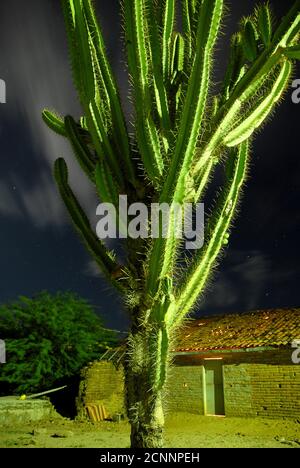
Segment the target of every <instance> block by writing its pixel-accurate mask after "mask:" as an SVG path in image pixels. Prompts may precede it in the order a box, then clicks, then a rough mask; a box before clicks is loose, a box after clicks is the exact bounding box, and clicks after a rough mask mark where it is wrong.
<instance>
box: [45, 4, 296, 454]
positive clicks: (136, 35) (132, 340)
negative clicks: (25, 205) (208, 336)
mask: <svg viewBox="0 0 300 468" xmlns="http://www.w3.org/2000/svg"><path fill="white" fill-rule="evenodd" d="M177 4H178V5H177ZM62 5H63V11H64V16H65V22H66V28H67V34H68V41H69V48H70V56H71V63H72V69H73V75H74V81H75V85H76V87H77V90H78V93H79V98H80V101H81V105H82V108H83V113H84V117H83V118H82V119H80V121H79V122H75V121H74V119H73V118H72V117H69V116H68V117H66V118H65V119H61V118H60V117H58V116H57V115H55V114H54V113H52V112H50V111H48V110H46V111H44V113H43V118H44V120H45V122H46V123H47V124H48V126H49V127H50V128H51V129H52V130H54V131H55V132H56V133H58V134H59V135H62V136H64V137H66V138H68V139H69V141H70V143H71V145H72V148H73V150H74V154H75V156H76V159H77V161H78V163H79V164H80V166H81V168H82V169H83V171H84V172H85V174H86V175H87V177H88V178H89V180H90V181H91V183H92V184H93V185H94V186H95V187H96V189H97V192H98V194H99V197H100V199H101V200H102V201H105V202H110V203H113V204H114V205H115V207H116V208H117V205H118V197H119V195H120V194H127V195H128V200H129V202H144V203H146V204H147V205H149V204H150V203H151V202H159V203H168V204H169V205H170V206H171V210H170V214H169V224H168V229H167V234H168V235H167V236H165V237H164V236H163V235H160V236H159V237H158V238H155V239H138V240H133V239H128V240H127V241H126V242H127V263H126V264H125V265H120V263H119V262H118V261H117V256H116V255H115V254H114V252H111V251H108V250H107V248H106V247H105V245H104V243H103V242H102V241H101V240H99V239H98V238H97V236H96V234H95V232H94V231H93V229H92V228H91V226H90V223H89V221H88V219H87V217H86V215H85V213H84V212H83V210H82V208H81V207H80V204H79V202H78V201H77V199H76V197H75V195H74V193H73V192H72V189H71V187H70V185H69V182H68V170H67V166H66V163H65V162H64V160H63V159H58V160H57V161H56V163H55V178H56V181H57V184H58V188H59V190H60V193H61V196H62V198H63V201H64V203H65V205H66V207H67V209H68V211H69V214H70V216H71V218H72V220H73V222H74V224H75V227H76V229H77V230H78V232H79V234H80V235H81V237H82V239H83V241H84V243H85V245H86V246H87V248H88V250H89V251H90V253H91V254H92V256H93V257H94V259H95V260H96V262H97V264H98V265H99V267H100V269H101V271H102V272H103V273H104V274H105V277H106V278H107V280H108V281H109V282H110V283H111V284H112V285H113V286H114V287H116V288H117V289H118V290H119V291H120V294H121V295H122V297H123V298H124V302H125V304H126V306H127V309H128V312H129V315H130V318H131V321H132V327H131V331H130V333H129V337H128V340H127V353H126V359H125V372H126V398H127V412H128V417H129V421H130V423H131V427H132V432H131V444H132V446H133V447H160V446H162V443H163V442H162V441H163V438H162V433H163V425H164V418H163V395H164V393H163V392H164V386H165V382H166V378H167V373H168V368H169V350H170V340H171V343H172V342H173V341H174V337H175V336H176V330H177V329H178V327H180V325H181V324H182V323H183V321H184V319H185V317H186V316H187V315H188V313H189V312H190V311H191V310H192V309H193V307H194V306H195V304H196V301H197V299H198V298H199V296H201V293H202V292H203V290H204V288H205V286H206V284H207V281H208V279H209V277H210V276H211V274H212V271H213V268H214V265H215V264H216V260H217V258H218V256H219V254H220V252H221V251H222V249H223V248H224V247H225V246H226V245H227V244H228V238H229V231H230V229H231V227H232V221H233V219H234V216H235V214H236V208H237V206H238V203H239V200H240V197H241V192H242V189H243V186H244V183H245V180H246V177H247V171H248V162H249V157H250V154H249V153H250V147H251V139H252V138H253V136H254V134H255V131H256V130H257V129H258V128H259V127H261V125H262V124H263V123H264V122H265V121H266V119H267V118H268V117H269V116H270V115H271V114H272V112H273V110H274V108H275V106H276V104H277V103H278V102H279V101H280V99H281V98H282V96H283V94H284V92H285V90H286V89H287V87H288V84H289V82H290V78H291V74H292V70H293V61H294V60H296V59H299V58H300V47H299V31H300V1H296V2H295V4H294V6H293V8H292V9H291V10H290V12H289V13H288V14H287V16H286V17H284V18H283V20H282V22H281V23H280V25H279V26H278V28H277V29H275V30H273V24H274V21H273V18H272V15H271V12H270V8H269V6H268V5H267V4H263V5H261V6H258V7H257V8H256V10H255V11H254V13H253V15H252V16H250V17H248V18H245V19H244V20H243V21H242V22H241V26H240V31H238V32H237V33H236V34H235V35H234V36H233V37H232V40H231V51H230V59H229V63H228V67H227V71H226V74H225V78H224V82H223V85H222V87H221V90H220V93H219V94H217V95H215V96H213V89H212V86H211V83H212V68H213V58H214V50H215V46H216V43H217V39H218V37H219V32H220V26H221V22H222V20H223V17H224V2H223V0H181V1H179V0H178V1H177V2H176V1H175V0H159V1H158V0H123V1H122V9H123V22H124V31H125V45H126V50H127V57H128V71H129V75H130V81H131V89H132V98H133V103H134V111H135V114H134V116H133V118H132V120H133V122H134V125H133V130H134V133H133V134H132V129H130V133H129V130H128V126H129V125H128V123H127V122H126V120H125V117H124V113H123V110H122V105H121V101H120V97H119V93H118V89H117V85H116V80H115V78H114V75H113V72H112V69H111V66H110V64H109V61H108V59H107V55H106V51H105V45H104V41H103V35H102V32H101V28H100V26H99V23H98V22H97V20H96V15H95V11H94V10H93V7H92V4H91V0H63V1H62ZM176 7H178V8H179V7H180V8H181V11H182V31H181V33H179V32H176V13H175V10H176ZM218 166H223V167H224V170H225V175H226V177H225V184H224V188H223V191H221V193H220V194H219V195H218V199H217V202H216V206H215V209H214V210H213V212H212V214H211V215H210V217H209V218H208V219H207V226H206V240H205V243H204V246H203V248H202V249H200V250H198V251H196V252H195V253H194V255H193V256H189V257H192V258H189V261H188V263H187V265H186V267H185V268H182V255H181V256H180V251H181V250H182V244H181V243H180V241H179V240H178V239H177V236H176V230H177V227H178V222H179V221H181V220H180V219H179V220H178V219H177V218H176V216H175V208H173V206H174V203H175V202H176V203H177V204H180V205H182V206H183V205H184V204H185V203H186V202H193V203H198V202H199V201H203V200H204V194H205V191H206V189H207V186H208V185H209V183H210V181H211V178H212V176H213V173H214V171H215V169H216V167H218ZM179 218H180V217H179ZM173 221H174V222H173ZM161 234H162V233H161Z"/></svg>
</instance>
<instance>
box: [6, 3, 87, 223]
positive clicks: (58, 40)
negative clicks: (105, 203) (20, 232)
mask: <svg viewBox="0 0 300 468" xmlns="http://www.w3.org/2000/svg"><path fill="white" fill-rule="evenodd" d="M28 3H29V4H30V6H29V5H28ZM12 12H13V14H12ZM1 16H2V19H1V24H2V29H1V31H0V40H1V43H2V44H7V47H3V48H2V50H1V62H2V64H3V63H4V64H5V66H6V68H5V70H6V74H7V77H6V85H7V104H5V105H4V106H3V108H2V112H3V114H7V115H9V118H8V119H7V121H8V124H9V125H13V126H14V127H15V130H16V131H15V132H14V133H16V134H21V133H22V132H23V133H24V134H25V133H27V134H28V135H29V139H30V148H28V147H27V146H28V144H27V145H26V148H25V149H23V151H26V153H30V154H29V155H28V163H29V164H30V163H34V164H36V168H37V170H36V174H35V178H34V186H33V187H30V186H28V180H27V175H26V174H24V171H25V170H26V169H25V166H24V169H23V168H22V167H20V166H18V172H17V173H16V170H15V169H14V170H13V171H10V172H9V173H8V174H6V177H5V180H6V182H4V181H2V182H1V195H3V198H1V204H0V213H1V214H2V215H10V216H14V217H20V216H29V218H30V219H31V220H33V221H34V222H35V223H36V225H37V226H40V227H43V226H45V225H48V224H53V225H63V224H65V223H68V222H69V221H68V217H67V216H66V212H65V210H64V208H63V206H62V203H61V200H60V198H59V196H58V194H57V190H56V187H55V184H54V182H53V179H52V175H51V172H52V167H53V162H54V160H55V159H56V158H57V157H59V156H63V157H65V159H66V160H67V163H68V166H69V169H70V176H71V181H72V182H73V185H74V186H75V187H76V193H77V194H78V196H79V198H80V200H81V201H82V204H83V207H84V208H86V209H87V210H88V213H89V214H90V215H92V214H94V213H95V210H96V201H95V194H94V191H93V189H92V188H91V187H90V185H89V183H88V181H87V180H86V178H85V176H84V175H83V174H82V171H81V169H80V168H79V167H78V165H77V162H76V161H74V158H73V156H72V152H71V149H70V146H69V144H68V142H66V141H64V139H63V138H61V137H59V136H56V135H55V134H54V133H53V132H51V131H50V130H49V129H48V128H47V127H46V125H45V124H44V123H43V121H42V119H41V112H42V110H43V108H45V107H50V108H52V109H53V108H54V109H57V110H58V112H61V113H62V114H64V115H65V114H72V115H74V116H75V117H79V116H80V114H81V111H80V107H79V105H78V100H77V97H76V93H75V91H74V86H73V83H72V78H71V72H70V67H69V61H68V57H67V49H66V37H65V33H64V25H63V19H62V15H61V11H60V8H59V2H57V3H56V2H54V3H52V2H49V1H43V2H41V1H40V0H30V2H20V1H19V0H10V2H8V3H7V4H6V5H1ZM56 16H57V18H56ZM13 31H17V33H13ZM8 38H9V39H8ZM23 121H25V124H23V123H22V122H23ZM20 125H22V128H21V129H20V128H19V127H20ZM19 139H20V136H19ZM13 144H14V145H16V144H18V140H16V141H15V142H13ZM20 144H22V140H21V141H20ZM8 158H11V155H8ZM35 159H36V160H35ZM19 169H20V170H19ZM1 176H2V177H4V174H3V173H2V174H1ZM11 179H15V185H16V186H17V189H18V193H19V194H20V195H21V197H22V198H23V209H24V211H23V212H22V211H21V207H20V203H19V204H18V203H17V202H16V200H15V197H13V195H12V193H11V188H10V180H11Z"/></svg>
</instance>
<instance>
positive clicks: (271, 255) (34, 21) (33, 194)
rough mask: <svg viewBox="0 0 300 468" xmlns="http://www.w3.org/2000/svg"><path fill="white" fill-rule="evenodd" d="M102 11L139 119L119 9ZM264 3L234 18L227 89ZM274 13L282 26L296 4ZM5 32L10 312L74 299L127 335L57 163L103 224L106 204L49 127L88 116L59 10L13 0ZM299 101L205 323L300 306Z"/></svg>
mask: <svg viewBox="0 0 300 468" xmlns="http://www.w3.org/2000/svg"><path fill="white" fill-rule="evenodd" d="M95 3H96V5H97V8H98V7H99V16H100V19H101V24H102V26H103V30H104V35H105V38H106V41H107V47H108V52H109V56H110V58H111V62H112V64H113V67H114V70H115V72H116V74H117V78H118V81H119V84H120V87H121V94H122V98H123V100H124V106H125V109H126V111H127V113H128V111H129V108H128V104H126V97H127V89H128V88H127V77H126V73H125V66H124V56H123V52H122V45H121V40H120V37H121V29H120V17H119V7H118V5H119V1H118V0H110V1H107V0H96V2H95ZM255 3H256V2H252V1H248V0H239V1H238V2H236V1H232V2H231V4H232V16H231V17H229V15H228V17H227V19H226V24H225V25H224V30H223V32H224V34H223V36H222V37H221V40H220V41H219V45H218V55H217V64H216V67H217V69H216V73H215V76H214V80H215V81H216V82H218V80H220V79H221V77H222V73H223V70H224V64H225V62H226V57H227V53H228V46H229V42H228V34H229V33H232V32H234V31H235V30H236V29H237V23H238V21H239V19H240V18H241V16H242V15H243V14H248V13H250V11H251V9H252V8H253V6H254V5H255ZM271 3H272V4H273V5H274V10H275V11H276V13H277V15H278V17H280V16H281V15H283V14H284V13H285V12H286V11H287V10H288V9H289V7H290V6H291V5H292V3H293V1H292V0H291V1H288V0H285V1H284V2H283V1H282V0H281V1H279V0H277V1H274V0H273V1H272V2H271ZM0 26H1V27H0V39H1V53H0V78H1V79H3V80H5V82H6V86H7V103H6V104H0V139H1V148H0V160H1V170H0V242H1V243H0V245H1V247H0V249H1V250H0V260H1V281H0V303H5V302H7V301H11V300H15V299H16V298H17V297H18V296H19V295H27V296H32V295H34V294H36V293H37V292H39V291H41V290H45V289H46V290H48V291H50V292H55V291H58V290H61V291H65V290H71V291H74V292H77V293H78V294H80V295H81V296H83V297H85V298H86V299H88V300H89V301H90V302H91V303H92V304H93V305H95V306H96V307H97V310H99V311H101V313H102V315H103V317H104V319H105V323H106V325H107V326H110V327H113V328H118V329H120V330H122V329H125V328H126V325H127V318H126V315H125V312H123V311H122V307H121V305H120V303H119V301H118V299H117V297H116V293H114V292H112V291H111V290H110V289H109V288H108V286H107V285H106V284H105V282H104V281H103V280H102V278H101V276H100V275H99V273H98V272H97V269H96V268H95V265H94V263H93V262H92V261H91V260H90V258H89V256H88V254H87V253H86V252H85V250H84V247H83V246H82V245H81V243H80V241H79V240H78V238H77V235H76V234H75V233H74V232H73V228H72V226H71V225H70V223H69V219H68V216H67V214H66V211H65V209H64V206H63V204H62V202H61V200H60V198H59V196H58V194H57V190H56V186H55V184H54V182H53V178H52V173H51V171H52V165H53V161H54V160H55V159H56V158H57V157H59V156H63V157H65V158H66V159H67V161H68V164H69V165H70V168H71V179H72V183H73V187H76V190H75V191H76V193H77V194H78V196H79V198H80V200H81V202H82V204H83V206H84V207H85V208H86V209H87V210H88V212H89V213H90V215H91V216H93V213H95V210H96V205H97V200H96V199H95V196H94V193H93V191H92V190H91V189H90V187H89V185H88V183H87V181H86V179H85V178H84V176H82V175H81V171H80V170H79V169H78V167H77V165H76V162H74V159H73V158H72V154H71V151H70V148H69V145H68V143H66V142H65V141H64V140H63V139H62V138H60V137H58V136H56V135H54V134H53V133H52V132H51V131H50V130H48V128H47V127H46V126H45V125H44V124H43V122H42V120H41V111H42V109H43V108H44V107H50V108H54V109H56V110H57V111H58V112H60V113H61V114H64V115H65V114H72V115H73V116H74V117H79V116H80V115H81V112H80V107H79V104H78V100H77V97H76V92H75V90H74V86H73V83H72V77H71V72H70V69H69V60H68V52H67V44H66V37H65V32H64V24H63V18H62V13H61V11H60V2H59V0H26V2H25V1H20V0H2V1H1V4H0ZM295 78H300V68H298V72H297V73H295ZM292 91H293V89H292V88H291V89H290V91H288V92H287V94H286V96H285V100H284V102H283V103H282V105H281V106H280V108H279V109H277V112H276V115H275V117H274V118H273V120H272V121H271V122H270V123H269V124H268V125H267V126H266V127H265V128H264V130H263V132H261V133H260V134H258V135H257V137H256V142H255V144H254V147H253V156H252V167H251V173H250V178H249V180H248V183H247V188H246V190H245V194H244V197H243V202H242V205H241V210H240V214H239V217H238V219H237V221H236V223H235V230H234V232H233V234H232V236H231V242H230V246H229V248H228V250H227V252H226V255H225V256H224V258H223V260H222V263H221V265H220V267H219V269H218V273H217V274H216V276H215V281H214V283H212V284H211V286H210V288H209V291H208V292H207V294H206V295H205V297H204V299H203V301H202V303H201V305H200V307H199V313H201V314H205V315H207V314H212V313H213V314H216V313H228V312H243V311H247V310H252V309H261V308H272V307H275V308H276V307H289V306H300V261H299V260H300V255H299V238H300V236H299V233H300V229H299V225H300V214H299V213H300V211H299V201H300V183H299V180H300V157H299V156H300V155H299V146H298V144H299V143H298V142H299V137H300V127H299V117H300V104H299V105H295V104H293V103H292V100H291V95H292Z"/></svg>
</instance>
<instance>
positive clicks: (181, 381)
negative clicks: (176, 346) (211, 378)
mask: <svg viewBox="0 0 300 468" xmlns="http://www.w3.org/2000/svg"><path fill="white" fill-rule="evenodd" d="M165 409H166V411H170V412H172V411H185V412H188V413H196V414H203V411H204V410H203V368H202V366H194V365H191V366H190V365H183V366H179V365H178V366H173V367H172V368H171V370H170V373H169V378H168V384H167V389H166V396H165Z"/></svg>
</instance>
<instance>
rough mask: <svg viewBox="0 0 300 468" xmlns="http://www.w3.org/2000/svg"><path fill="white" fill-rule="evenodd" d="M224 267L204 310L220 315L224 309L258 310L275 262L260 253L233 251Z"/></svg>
mask: <svg viewBox="0 0 300 468" xmlns="http://www.w3.org/2000/svg"><path fill="white" fill-rule="evenodd" d="M223 265H224V266H223V269H222V270H221V272H220V273H219V274H217V275H216V278H215V280H214V282H213V283H212V286H211V288H210V291H209V292H208V293H207V294H206V296H205V297H204V299H203V303H202V304H201V309H202V310H204V311H205V310H206V309H215V310H216V313H217V312H218V310H220V309H222V310H224V309H230V308H232V310H233V311H234V310H235V309H237V308H239V309H241V308H242V310H245V311H246V310H251V309H255V308H256V307H257V304H259V303H260V298H261V297H262V294H263V293H264V292H265V288H266V281H267V280H270V278H271V271H272V265H271V260H270V259H269V258H268V257H267V256H266V255H264V254H263V253H262V252H259V251H256V250H254V251H246V252H244V251H232V252H230V254H229V255H228V258H227V259H226V262H224V264H223ZM273 274H274V273H273Z"/></svg>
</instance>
